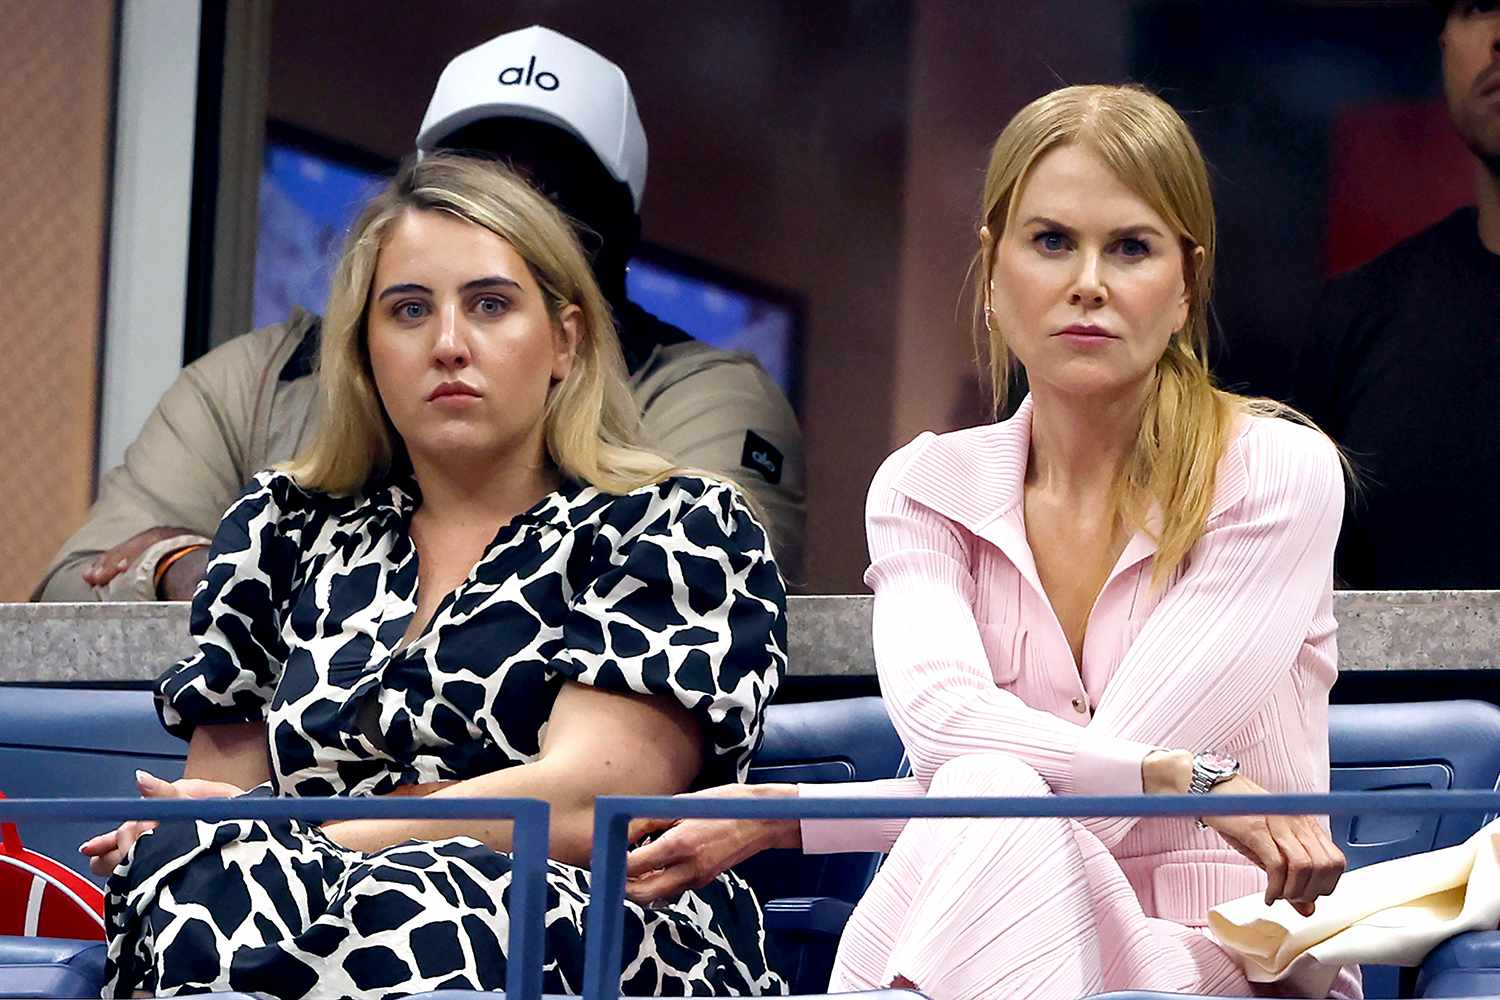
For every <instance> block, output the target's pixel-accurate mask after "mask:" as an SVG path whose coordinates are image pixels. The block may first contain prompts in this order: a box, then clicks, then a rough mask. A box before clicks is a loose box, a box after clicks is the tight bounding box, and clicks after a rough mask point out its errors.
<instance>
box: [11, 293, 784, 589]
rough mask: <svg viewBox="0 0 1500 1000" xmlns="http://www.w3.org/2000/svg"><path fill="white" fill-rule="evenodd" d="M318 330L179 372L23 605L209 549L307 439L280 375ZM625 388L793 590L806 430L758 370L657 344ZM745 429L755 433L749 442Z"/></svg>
mask: <svg viewBox="0 0 1500 1000" xmlns="http://www.w3.org/2000/svg"><path fill="white" fill-rule="evenodd" d="M316 323H317V317H316V316H313V315H311V314H308V313H304V312H300V311H298V312H296V313H294V314H293V316H292V318H291V319H290V320H289V321H288V322H287V323H284V324H276V325H274V326H269V327H265V328H264V329H261V330H256V331H254V332H253V333H248V334H246V335H245V336H243V337H236V338H235V339H234V340H231V341H230V342H229V343H227V344H224V345H222V346H220V347H218V348H216V349H215V350H213V351H210V352H209V353H208V354H206V355H204V356H203V357H202V358H199V359H198V360H197V361H195V362H193V364H191V365H189V366H187V367H186V368H184V369H183V371H182V373H181V374H180V375H179V376H178V377H177V379H176V380H175V381H174V382H173V383H172V385H171V387H170V388H168V389H167V392H166V394H165V395H163V396H162V398H161V401H160V402H159V403H157V405H156V408H155V409H154V410H152V412H151V416H150V417H148V418H147V420H146V425H145V427H144V428H142V430H141V433H140V435H139V436H138V437H137V438H136V439H135V440H134V441H133V442H131V445H130V447H129V448H127V449H126V451H125V462H124V464H123V465H119V466H116V467H115V468H113V469H110V470H109V471H108V472H107V473H105V474H104V476H103V478H102V479H101V481H100V484H99V497H98V499H97V500H96V501H95V503H94V506H93V508H92V509H91V510H90V511H89V516H88V520H87V521H85V522H84V524H83V526H82V527H81V528H79V529H78V530H77V531H76V532H74V534H73V536H72V537H71V538H69V539H68V540H67V542H65V543H64V544H63V547H62V551H61V552H60V553H58V555H57V557H56V558H54V559H53V560H52V564H51V565H50V566H49V567H48V568H47V572H46V574H45V575H44V576H43V577H42V580H41V582H40V583H39V584H37V587H36V590H35V591H33V593H32V599H33V600H40V601H150V600H154V599H155V595H154V592H153V587H152V582H153V580H152V578H153V575H154V572H155V568H156V564H157V562H159V561H160V559H161V558H162V557H163V556H164V555H166V554H167V553H169V552H172V551H174V550H176V549H178V548H181V547H182V546H183V545H185V544H189V543H192V542H207V541H209V540H210V539H211V538H212V536H213V533H214V530H215V528H217V526H218V523H219V518H220V517H221V516H222V515H223V513H224V511H225V510H226V509H227V508H228V506H229V504H230V501H232V500H233V499H234V498H235V496H237V495H238V494H239V491H240V489H241V488H242V487H243V486H244V484H245V483H247V482H248V481H249V480H250V477H251V476H253V475H254V474H255V473H256V472H258V471H260V470H261V469H264V468H266V467H268V466H270V465H273V464H275V463H277V462H282V461H285V460H287V459H289V458H291V457H292V456H293V455H294V454H295V453H296V452H297V451H298V450H299V449H300V448H301V447H302V445H303V444H304V443H305V442H307V441H308V440H310V437H311V433H312V426H313V423H314V420H315V418H316V411H317V408H318V406H319V396H318V392H317V378H316V377H314V376H311V375H300V376H299V377H294V378H289V379H285V380H283V379H282V378H281V377H280V376H281V374H282V370H283V369H284V368H285V367H286V366H287V363H288V362H289V361H291V360H292V358H293V356H294V355H296V354H297V348H298V347H299V346H301V344H302V341H303V339H304V338H305V337H306V336H307V333H308V331H309V330H311V329H312V328H313V327H314V325H315V324H316ZM630 383H631V389H632V391H633V392H634V394H635V398H636V401H637V402H638V403H639V404H640V407H641V410H642V411H643V430H644V440H645V442H646V443H647V444H648V445H649V446H650V447H652V448H653V449H655V450H657V451H659V452H661V453H663V454H665V455H667V456H668V457H670V458H672V459H673V460H674V461H676V462H678V463H680V464H682V465H684V466H690V467H693V468H697V469H704V470H706V471H710V472H720V473H723V474H725V475H727V476H729V477H730V478H732V479H733V480H734V481H735V482H737V483H738V484H739V485H740V486H742V487H744V488H745V489H746V490H747V491H748V492H749V493H750V494H751V495H752V496H753V497H754V499H755V501H756V502H757V503H758V504H759V506H760V509H761V511H762V512H763V516H764V518H765V520H766V521H767V524H766V530H767V531H768V532H769V533H770V536H771V539H772V543H773V545H774V546H775V551H776V557H777V563H778V565H780V566H781V568H782V573H783V574H784V575H785V576H786V577H787V578H788V581H789V582H791V583H794V584H795V583H796V582H798V581H800V580H801V573H802V534H803V520H804V515H805V502H806V501H805V497H804V492H803V483H804V479H803V467H802V432H801V429H800V428H799V427H798V425H797V418H796V415H795V414H794V413H793V412H792V408H791V406H790V405H789V404H788V403H787V401H786V398H785V397H784V396H783V395H782V394H781V390H780V389H778V388H777V386H776V384H775V383H774V382H772V381H771V378H770V376H769V375H767V374H766V371H765V369H764V368H762V367H761V366H760V363H759V362H758V361H756V360H755V358H754V357H752V356H751V355H748V354H740V353H734V352H729V351H722V350H719V349H717V348H713V347H710V346H708V345H707V344H703V343H701V342H699V341H687V342H684V343H676V344H667V345H664V346H659V347H657V348H656V349H655V351H653V352H652V354H651V355H650V357H649V358H647V360H646V362H645V364H643V365H642V366H641V368H640V369H639V370H638V371H636V372H635V373H634V374H633V375H632V376H631V380H630ZM747 433H750V434H753V435H754V436H753V437H751V438H749V439H748V440H750V441H751V442H752V446H751V447H747V444H746V442H747ZM756 439H759V442H762V443H767V444H770V445H771V447H772V449H774V450H775V451H779V452H780V459H781V460H780V462H779V463H777V462H774V461H770V464H768V465H767V466H766V469H765V471H755V468H754V465H753V463H754V462H755V460H756V457H759V458H760V459H761V460H766V455H765V449H763V448H760V447H758V446H757V445H756V444H755V442H756ZM742 458H749V460H750V462H751V463H752V464H751V465H748V466H747V465H745V464H742ZM774 458H775V456H774V455H772V456H771V459H772V460H774ZM768 476H779V479H780V482H779V483H776V484H772V483H770V482H768V481H767V477H768ZM166 526H180V527H182V528H184V529H186V532H185V533H184V534H182V535H180V536H177V537H174V538H169V539H165V540H163V541H162V542H159V543H157V544H156V545H153V546H152V547H151V548H149V549H147V550H146V551H145V552H144V553H142V555H141V558H139V559H137V560H136V562H135V563H134V564H133V565H132V566H131V568H130V569H129V570H127V571H126V572H124V573H121V574H120V575H119V576H117V577H115V578H114V579H113V580H111V581H110V582H109V584H108V585H106V586H103V587H92V586H90V585H89V584H87V583H85V582H84V580H83V570H84V567H85V566H86V565H87V564H88V563H89V562H90V561H91V560H93V559H94V558H95V557H96V556H98V555H99V553H101V552H104V551H106V550H107V549H110V548H113V547H114V546H115V545H118V544H120V543H121V542H123V541H125V540H126V539H129V538H131V537H132V536H134V535H137V534H139V533H140V532H142V531H145V530H147V529H149V528H158V527H166Z"/></svg>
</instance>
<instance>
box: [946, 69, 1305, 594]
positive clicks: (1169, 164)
mask: <svg viewBox="0 0 1500 1000" xmlns="http://www.w3.org/2000/svg"><path fill="white" fill-rule="evenodd" d="M1070 144H1071V145H1079V146H1084V147H1087V148H1088V149H1089V150H1090V151H1092V152H1093V153H1095V154H1096V155H1097V156H1098V157H1099V158H1100V159H1101V160H1103V161H1104V163H1105V164H1106V165H1107V166H1108V167H1109V169H1110V170H1111V171H1112V172H1113V173H1114V174H1115V176H1116V177H1118V178H1119V179H1120V180H1121V181H1122V182H1123V183H1124V184H1125V185H1126V186H1128V187H1129V188H1130V189H1131V190H1132V191H1134V192H1135V193H1136V194H1137V195H1138V196H1139V197H1140V198H1141V200H1142V201H1144V202H1146V204H1148V205H1149V206H1151V208H1152V210H1153V211H1155V212H1156V213H1157V214H1158V215H1160V216H1161V217H1162V219H1163V220H1165V221H1166V223H1167V225H1168V226H1170V227H1171V228H1172V230H1173V231H1174V232H1175V233H1176V235H1177V237H1178V239H1179V241H1180V245H1181V247H1182V253H1183V262H1184V263H1183V267H1184V275H1183V278H1184V281H1185V282H1186V284H1187V290H1188V313H1187V321H1186V323H1184V325H1183V328H1182V329H1181V330H1179V331H1176V332H1174V333H1173V334H1172V336H1171V339H1170V341H1169V342H1168V344H1167V349H1166V352H1165V353H1164V354H1163V355H1162V357H1161V359H1160V360H1159V361H1158V362H1157V363H1156V371H1155V373H1154V377H1153V378H1152V380H1151V384H1150V386H1149V387H1148V391H1147V396H1146V402H1145V408H1144V412H1143V413H1142V415H1141V424H1140V430H1139V431H1138V433H1137V436H1136V440H1135V444H1134V447H1133V448H1132V450H1131V454H1130V457H1129V459H1128V460H1127V462H1126V465H1125V468H1124V469H1123V471H1122V472H1121V475H1120V478H1119V480H1118V481H1117V482H1116V483H1115V486H1114V495H1113V505H1114V509H1115V511H1116V514H1117V516H1118V517H1119V518H1121V519H1122V520H1123V522H1124V523H1125V524H1126V525H1127V526H1128V527H1130V528H1131V529H1135V530H1149V529H1148V527H1147V516H1148V514H1149V513H1150V510H1151V507H1152V505H1153V504H1155V505H1157V506H1158V507H1159V508H1160V510H1161V514H1162V523H1161V530H1160V534H1159V535H1158V536H1157V537H1156V543H1157V553H1156V561H1155V566H1154V568H1153V569H1152V574H1151V582H1152V585H1153V586H1154V587H1159V586H1161V585H1163V584H1165V582H1166V581H1167V580H1168V579H1170V577H1171V575H1172V573H1173V572H1174V571H1175V570H1176V569H1177V568H1178V567H1179V566H1180V565H1181V563H1182V561H1183V560H1184V559H1185V558H1186V557H1187V554H1188V551H1189V550H1190V549H1191V548H1192V547H1193V545H1194V543H1196V542H1197V540H1198V538H1199V536H1201V535H1202V534H1203V527H1204V524H1205V522H1206V521H1207V520H1208V512H1209V508H1210V506H1211V504H1212V502H1213V493H1214V479H1215V473H1216V471H1217V467H1218V463H1219V459H1220V457H1221V456H1222V455H1223V454H1224V449H1225V448H1226V446H1227V445H1228V443H1229V438H1230V434H1231V433H1232V428H1233V426H1234V424H1235V421H1236V419H1237V418H1238V417H1239V416H1241V415H1247V414H1254V415H1263V416H1285V417H1291V418H1292V419H1294V420H1297V421H1299V422H1301V423H1305V424H1307V425H1308V426H1312V423H1311V421H1309V420H1308V419H1307V418H1306V417H1304V416H1302V415H1301V414H1300V413H1297V412H1296V411H1295V410H1293V409H1291V408H1290V407H1288V406H1285V405H1283V404H1281V403H1278V402H1275V401H1274V400H1269V399H1252V398H1247V397H1244V396H1238V395H1235V394H1234V393H1231V392H1226V391H1224V390H1223V389H1220V388H1218V387H1217V386H1216V385H1215V384H1214V379H1213V375H1212V374H1211V373H1210V372H1209V368H1208V341H1209V296H1210V293H1211V291H1212V287H1213V270H1214V245H1215V223H1214V205H1213V195H1212V193H1211V192H1210V190H1209V183H1208V170H1207V167H1206V166H1205V165H1204V162H1203V154H1202V152H1201V151H1200V150H1199V149H1198V143H1197V142H1196V141H1195V140H1194V139H1193V135H1192V133H1191V132H1190V131H1189V130H1188V127H1187V123H1185V122H1184V121H1183V120H1182V118H1181V116H1179V115H1178V114H1177V112H1176V111H1174V110H1172V108H1171V106H1170V105H1168V104H1167V103H1166V102H1165V101H1163V100H1162V99H1161V98H1159V97H1157V96H1155V95H1154V94H1152V93H1150V92H1148V91H1146V90H1145V89H1143V88H1141V87H1136V86H1103V85H1093V86H1079V87H1064V88H1063V89H1061V90H1055V91H1053V92H1052V93H1050V94H1047V95H1045V96H1043V97H1040V98H1038V99H1037V100H1035V101H1032V102H1031V103H1030V104H1028V105H1027V106H1026V107H1024V108H1022V109H1021V111H1020V112H1019V113H1017V115H1016V116H1015V117H1014V118H1012V119H1011V121H1010V124H1008V125H1006V127H1005V130H1004V131H1003V132H1001V133H1000V138H999V139H997V140H996V141H995V146H994V149H993V150H992V151H991V153H990V162H989V168H988V170H987V171H986V174H985V182H984V195H983V200H982V202H981V204H980V213H979V215H980V220H981V223H982V224H983V225H986V226H988V227H989V230H990V232H991V233H993V234H994V238H993V239H992V240H989V241H988V242H987V243H985V244H983V245H982V246H981V248H980V251H979V256H978V258H977V259H976V262H975V265H976V266H975V274H976V278H977V281H976V285H975V312H976V335H977V332H978V323H979V322H980V316H981V315H982V316H983V317H984V320H983V327H984V329H985V330H986V331H987V333H988V353H989V376H990V381H991V384H992V388H993V392H994V400H995V412H996V414H997V415H998V414H999V413H1001V412H1003V411H1004V408H1005V403H1006V394H1007V390H1008V386H1009V383H1010V378H1011V374H1012V371H1013V369H1014V366H1015V359H1014V356H1013V355H1012V353H1011V351H1010V348H1009V345H1008V344H1007V342H1006V338H1005V334H1004V332H1003V331H1002V330H1001V329H1000V327H999V326H998V324H995V323H993V322H990V321H989V317H990V300H989V280H990V274H991V271H992V269H993V266H994V262H995V249H996V247H997V246H998V245H999V242H1000V235H1001V234H1002V233H1003V232H1004V231H1005V229H1006V228H1007V227H1008V226H1009V225H1010V224H1011V223H1012V222H1013V221H1014V219H1013V213H1014V211H1015V207H1016V193H1017V192H1018V191H1019V190H1020V189H1021V185H1022V184H1023V183H1024V182H1025V180H1026V177H1027V175H1028V174H1029V173H1030V171H1031V168H1032V166H1033V165H1034V164H1035V163H1036V162H1037V160H1038V159H1040V158H1041V157H1042V156H1043V155H1044V154H1046V153H1047V152H1048V151H1050V150H1052V149H1056V148H1057V147H1059V146H1065V145H1070Z"/></svg>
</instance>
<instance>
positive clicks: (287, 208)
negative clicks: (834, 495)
mask: <svg viewBox="0 0 1500 1000" xmlns="http://www.w3.org/2000/svg"><path fill="white" fill-rule="evenodd" d="M392 169H393V165H392V164H390V163H389V162H387V161H384V160H381V159H380V158H378V157H375V156H372V155H370V154H367V153H364V152H362V151H360V150H357V149H353V148H349V147H344V146H342V145H340V144H337V143H334V142H330V141H328V140H326V139H323V138H321V137H319V136H316V135H313V134H311V133H306V132H303V131H302V130H300V129H296V128H294V127H292V126H287V125H283V124H281V123H268V125H267V130H266V148H265V158H264V164H263V167H262V170H261V178H260V211H259V216H260V231H259V234H258V235H257V238H256V252H255V294H254V307H253V309H254V321H255V326H257V327H260V326H265V325H267V324H270V323H279V322H281V321H282V320H284V319H286V317H287V315H288V314H289V313H290V312H291V310H292V307H293V306H300V307H302V308H303V309H306V310H308V311H310V312H322V310H323V307H324V304H325V303H326V302H327V300H328V283H329V280H330V277H331V274H332V270H333V266H334V264H335V263H336V262H337V260H338V254H339V250H340V249H341V248H342V245H343V239H344V234H345V233H346V232H347V231H348V229H349V226H350V224H351V223H352V222H353V221H354V218H355V216H356V215H358V213H359V209H360V207H361V206H362V205H363V204H364V202H365V201H366V199H368V198H369V197H370V196H371V195H372V194H374V193H375V191H377V190H378V189H379V187H380V185H381V184H382V183H383V182H384V180H385V178H386V177H387V176H388V175H389V173H390V172H391V170H392ZM625 287H626V292H627V294H628V295H629V296H630V298H631V300H632V301H633V302H635V303H637V304H638V305H640V306H641V308H643V309H645V310H646V311H648V312H651V313H654V314H655V315H657V316H659V317H660V318H661V319H663V320H665V321H666V322H668V323H672V324H674V325H675V326H679V327H681V328H682V329H684V330H686V331H687V332H688V333H690V334H692V335H693V336H694V337H696V338H698V339H699V340H702V341H705V342H707V343H710V344H713V345H714V346H716V347H722V348H725V349H726V350H733V351H747V352H749V353H751V354H754V355H755V356H756V357H757V358H759V359H760V362H761V364H763V365H764V366H765V368H766V371H768V372H769V373H770V375H771V377H772V379H774V380H775V382H776V384H777V385H778V386H780V387H781V389H782V391H783V392H785V393H786V395H787V398H788V399H790V400H792V402H793V405H796V403H797V389H798V377H799V374H800V371H799V369H800V348H801V334H802V314H803V308H802V303H801V300H800V299H798V298H797V297H796V296H795V295H793V294H791V293H788V292H786V291H784V290H781V289H777V288H774V287H771V286H769V285H764V284H761V283H759V282H755V281H752V280H751V279H748V278H745V277H743V276H740V275H737V274H734V273H733V272H730V271H727V270H724V269H722V268H719V267H717V266H715V265H712V264H709V263H707V262H705V261H702V260H699V259H697V258H693V257H689V256H687V255H684V254H680V253H676V252H674V251H671V250H667V249H665V248H663V247H657V246H653V245H650V244H644V245H642V247H641V248H640V250H639V252H638V253H637V256H636V257H635V259H634V260H632V261H631V264H630V271H629V273H628V274H627V275H626V279H625Z"/></svg>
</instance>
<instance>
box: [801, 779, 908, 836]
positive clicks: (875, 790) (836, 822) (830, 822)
mask: <svg viewBox="0 0 1500 1000" xmlns="http://www.w3.org/2000/svg"><path fill="white" fill-rule="evenodd" d="M925 794H926V790H925V789H923V788H922V783H921V782H919V781H918V780H917V779H916V778H889V779H886V780H883V781H845V782H834V783H829V784H817V785H798V786H797V795H798V796H799V797H804V798H810V799H812V798H821V799H876V798H879V799H884V798H910V799H915V798H921V797H922V796H923V795H925ZM905 827H906V820H905V819H805V820H802V853H803V854H843V853H846V852H851V851H879V852H881V853H884V852H886V851H889V850H890V849H891V845H892V844H894V843H895V842H896V837H897V836H899V835H900V833H901V831H902V830H903V829H904V828H905Z"/></svg>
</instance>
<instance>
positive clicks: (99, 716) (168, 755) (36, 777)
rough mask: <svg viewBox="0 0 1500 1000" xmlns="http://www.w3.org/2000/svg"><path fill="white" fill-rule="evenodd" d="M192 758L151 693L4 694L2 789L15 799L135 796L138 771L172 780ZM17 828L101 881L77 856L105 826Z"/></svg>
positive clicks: (33, 690) (38, 846)
mask: <svg viewBox="0 0 1500 1000" xmlns="http://www.w3.org/2000/svg"><path fill="white" fill-rule="evenodd" d="M186 760H187V744H186V743H184V742H182V741H181V740H179V739H177V738H176V737H175V736H170V735H168V734H167V732H166V731H165V730H163V729H162V727H161V722H160V721H159V720H158V719H157V717H156V708H155V707H154V705H153V703H152V697H151V692H149V691H103V690H93V689H72V688H42V687H6V688H3V689H0V792H4V793H5V794H6V795H8V796H9V797H11V798H13V799H22V798H25V799H31V798H36V799H46V798H59V797H62V796H67V797H89V798H130V797H133V796H134V795H136V794H137V793H136V787H135V771H136V769H137V768H144V769H145V770H148V771H150V772H151V773H153V774H155V775H158V776H159V777H162V778H166V779H167V780H172V779H175V778H180V777H181V776H182V769H183V767H184V764H185V762H186ZM17 826H18V827H19V829H20V832H21V839H22V840H23V841H24V842H25V844H26V847H27V848H28V849H29V850H33V851H37V852H40V853H42V854H45V855H47V856H48V857H50V858H52V859H53V860H55V861H58V862H60V863H62V864H65V865H67V866H68V867H69V868H72V869H73V870H74V871H76V872H80V873H82V874H84V875H87V876H88V877H90V878H94V879H95V881H99V882H102V879H98V878H95V876H93V875H90V874H89V870H88V864H87V862H88V859H87V858H85V857H83V856H82V855H80V854H79V853H78V845H79V844H81V843H82V842H83V841H84V840H86V839H88V838H89V837H92V836H94V835H95V834H97V833H101V832H103V831H102V828H101V825H100V824H98V823H89V822H80V823H73V822H42V821H30V822H28V821H23V822H21V823H18V824H17Z"/></svg>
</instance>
